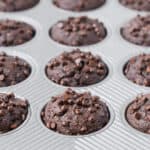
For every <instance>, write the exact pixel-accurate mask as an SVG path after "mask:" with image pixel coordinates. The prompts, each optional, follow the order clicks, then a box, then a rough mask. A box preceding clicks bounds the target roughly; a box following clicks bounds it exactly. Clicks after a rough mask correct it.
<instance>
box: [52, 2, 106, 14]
mask: <svg viewBox="0 0 150 150" xmlns="http://www.w3.org/2000/svg"><path fill="white" fill-rule="evenodd" d="M105 1H106V0H92V1H91V0H53V3H54V5H56V6H57V7H59V8H62V9H65V10H71V11H78V12H79V11H88V10H92V9H96V8H98V7H101V6H102V5H103V4H104V3H105Z"/></svg>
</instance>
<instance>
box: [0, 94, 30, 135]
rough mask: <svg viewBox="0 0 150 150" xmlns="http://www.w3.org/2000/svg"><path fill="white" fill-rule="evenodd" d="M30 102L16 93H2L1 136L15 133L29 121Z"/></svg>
mask: <svg viewBox="0 0 150 150" xmlns="http://www.w3.org/2000/svg"><path fill="white" fill-rule="evenodd" d="M29 113H30V112H29V102H28V101H27V100H26V99H24V98H19V97H17V96H15V94H14V93H0V134H6V133H8V132H11V131H14V130H16V129H17V128H19V127H20V126H22V124H24V122H25V121H26V120H27V118H28V116H29Z"/></svg>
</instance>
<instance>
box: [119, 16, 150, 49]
mask: <svg viewBox="0 0 150 150" xmlns="http://www.w3.org/2000/svg"><path fill="white" fill-rule="evenodd" d="M149 30H150V15H145V16H141V15H137V16H136V17H135V18H133V19H132V20H130V21H129V22H128V23H126V24H125V25H124V26H123V27H122V28H121V30H120V33H121V35H122V37H123V38H124V39H125V40H127V41H128V42H131V43H133V44H136V45H139V46H145V47H149V46H150V32H149Z"/></svg>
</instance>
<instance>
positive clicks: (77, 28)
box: [0, 15, 150, 48]
mask: <svg viewBox="0 0 150 150" xmlns="http://www.w3.org/2000/svg"><path fill="white" fill-rule="evenodd" d="M149 17H150V16H149V15H145V16H144V15H138V16H136V17H135V18H133V19H132V20H131V21H130V22H129V23H127V24H126V25H125V26H123V27H121V28H120V29H119V31H118V33H119V34H120V35H121V37H122V38H123V39H124V40H125V41H127V42H128V44H134V45H137V46H142V47H145V48H148V47H149V40H148V38H149V34H148V33H149V32H148V25H149V23H148V20H149ZM102 20H103V21H100V20H98V19H94V18H91V17H90V16H87V17H86V16H79V17H68V18H67V19H64V20H61V21H58V22H57V23H55V24H52V27H51V28H49V31H48V34H49V38H50V40H51V41H50V42H54V44H61V45H64V46H88V45H93V44H94V45H96V44H102V43H103V41H106V40H107V38H110V37H111V27H110V25H109V24H108V23H107V22H106V21H105V20H104V19H102ZM135 21H136V22H137V23H138V22H141V24H143V25H142V27H141V29H140V24H137V26H138V28H136V27H135V28H134V27H133V28H132V29H130V28H129V26H132V25H133V24H134V22H135ZM68 22H70V25H67V23H68ZM103 22H104V23H103ZM136 22H135V23H136ZM105 23H106V24H105ZM17 24H20V25H18V26H17ZM0 25H1V27H2V28H3V29H1V31H0V33H1V40H0V46H2V47H4V48H5V47H6V48H7V47H10V46H13V47H15V46H19V45H20V46H22V45H26V44H31V43H30V42H31V41H32V40H34V39H36V40H37V38H38V37H39V36H40V34H41V32H42V26H41V25H40V23H38V22H36V21H34V20H33V19H31V18H26V17H22V18H21V19H20V17H19V16H8V15H6V16H5V15H4V16H3V17H1V21H0ZM16 26H17V29H16V31H15V29H13V30H12V31H11V30H10V29H11V28H15V27H16ZM86 28H87V29H86ZM26 29H28V30H29V32H25V30H26ZM15 32H16V33H15ZM86 32H87V33H86ZM17 33H18V34H19V35H20V36H18V38H21V39H17V37H15V39H13V35H14V34H17ZM59 33H61V34H59ZM21 34H22V36H21ZM44 34H45V31H44ZM5 36H6V37H7V38H6V37H5ZM45 36H46V37H47V35H45ZM90 36H92V37H93V36H95V37H96V38H92V39H91V38H89V37H90ZM4 37H5V39H4ZM64 37H65V38H64ZM73 37H74V38H73ZM119 37H120V36H119ZM142 37H143V38H144V39H143V38H142ZM73 39H76V41H73ZM17 42H18V43H17Z"/></svg>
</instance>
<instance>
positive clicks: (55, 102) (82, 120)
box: [40, 89, 114, 136]
mask: <svg viewBox="0 0 150 150" xmlns="http://www.w3.org/2000/svg"><path fill="white" fill-rule="evenodd" d="M40 115H41V121H42V123H43V124H44V126H46V127H47V128H48V129H50V130H52V131H54V132H56V133H60V134H63V135H67V136H69V135H70V136H77V135H78V136H80V135H88V134H91V133H94V132H96V131H97V132H98V131H101V130H103V129H104V128H105V129H106V128H107V127H108V126H109V125H110V124H111V123H112V121H113V117H114V114H113V113H112V109H109V106H107V104H106V103H105V102H103V101H101V98H100V97H99V96H93V95H91V93H90V92H82V93H81V92H80V93H78V92H76V91H74V90H72V89H67V90H66V91H65V92H64V93H63V94H59V95H56V96H53V97H52V98H51V100H50V101H49V102H48V103H47V104H46V105H45V106H44V108H43V109H42V110H41V113H40Z"/></svg>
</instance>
